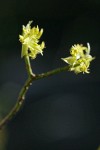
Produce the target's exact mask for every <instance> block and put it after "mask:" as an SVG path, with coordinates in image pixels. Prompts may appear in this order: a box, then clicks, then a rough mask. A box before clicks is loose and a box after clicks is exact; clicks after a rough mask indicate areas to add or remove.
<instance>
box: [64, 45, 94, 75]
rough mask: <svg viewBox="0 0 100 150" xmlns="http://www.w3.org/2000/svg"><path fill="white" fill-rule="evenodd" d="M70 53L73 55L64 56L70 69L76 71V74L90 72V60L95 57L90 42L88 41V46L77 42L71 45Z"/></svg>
mask: <svg viewBox="0 0 100 150" xmlns="http://www.w3.org/2000/svg"><path fill="white" fill-rule="evenodd" d="M70 54H71V56H69V57H67V58H62V60H63V61H65V62H66V63H68V64H69V65H70V71H74V72H75V73H76V74H77V73H80V72H83V73H89V66H90V62H91V61H92V60H93V59H94V57H92V56H91V55H90V44H89V43H87V47H85V46H83V45H82V44H76V45H74V46H72V47H71V49H70Z"/></svg>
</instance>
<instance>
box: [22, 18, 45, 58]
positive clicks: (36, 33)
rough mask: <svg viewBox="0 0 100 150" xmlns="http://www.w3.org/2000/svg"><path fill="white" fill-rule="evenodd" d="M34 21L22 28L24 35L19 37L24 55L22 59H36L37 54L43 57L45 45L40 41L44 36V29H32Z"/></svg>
mask: <svg viewBox="0 0 100 150" xmlns="http://www.w3.org/2000/svg"><path fill="white" fill-rule="evenodd" d="M31 23H32V21H29V23H28V24H27V25H26V26H24V25H23V26H22V35H19V40H20V42H21V43H22V53H21V57H24V56H29V57H31V58H32V59H35V58H36V56H37V54H39V53H40V54H41V55H43V49H44V48H45V43H44V42H42V43H41V44H38V43H39V39H40V37H41V36H42V34H43V29H41V30H39V27H38V26H37V27H33V28H31Z"/></svg>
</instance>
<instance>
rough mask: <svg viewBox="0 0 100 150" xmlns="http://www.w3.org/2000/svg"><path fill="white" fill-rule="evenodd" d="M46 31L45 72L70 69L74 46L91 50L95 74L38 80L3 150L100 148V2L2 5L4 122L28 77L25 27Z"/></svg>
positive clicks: (36, 63)
mask: <svg viewBox="0 0 100 150" xmlns="http://www.w3.org/2000/svg"><path fill="white" fill-rule="evenodd" d="M29 20H33V26H34V25H37V24H38V25H39V27H40V28H44V34H43V36H42V40H44V41H45V43H46V49H45V50H44V56H43V57H42V56H38V57H37V59H36V60H33V61H32V67H33V70H34V72H36V73H41V72H45V71H48V70H51V69H54V68H56V67H60V66H64V65H66V64H65V63H64V62H62V61H61V59H60V58H61V57H66V56H68V55H69V49H70V47H71V46H72V45H73V44H77V43H79V44H81V43H82V44H84V45H86V43H87V42H89V43H90V45H91V55H93V56H96V59H95V60H94V61H93V62H92V63H91V67H90V69H91V73H90V74H85V75H83V74H79V75H75V74H74V73H70V72H65V73H61V74H59V75H56V76H52V77H49V78H47V79H42V80H39V81H35V82H34V83H33V85H32V87H31V88H30V90H29V92H28V93H27V96H26V103H25V105H24V107H23V109H22V110H21V112H20V113H19V114H18V115H17V116H16V117H15V118H14V119H13V120H12V122H11V123H9V125H8V126H7V138H6V137H5V138H6V139H7V141H6V144H5V149H3V150H42V149H43V150H96V149H97V147H98V146H99V144H100V98H99V92H100V87H99V84H100V67H99V66H100V1H99V0H70V1H67V0H20V1H19V0H1V1H0V118H3V117H4V116H5V115H6V114H7V112H9V111H10V109H11V108H12V107H13V105H14V104H15V102H16V100H17V96H18V93H19V91H20V89H21V87H22V85H23V83H24V81H25V80H26V78H27V74H26V70H25V65H24V61H23V59H21V57H20V53H21V44H20V43H19V39H18V36H19V34H21V28H22V25H23V24H24V25H26V24H27V23H28V21H29Z"/></svg>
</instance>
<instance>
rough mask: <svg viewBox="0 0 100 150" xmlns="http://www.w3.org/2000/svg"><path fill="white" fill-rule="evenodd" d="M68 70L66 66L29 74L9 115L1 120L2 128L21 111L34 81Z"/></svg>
mask: <svg viewBox="0 0 100 150" xmlns="http://www.w3.org/2000/svg"><path fill="white" fill-rule="evenodd" d="M68 70H69V66H65V67H61V68H57V69H54V70H51V71H49V72H46V73H42V74H38V75H34V74H33V75H32V74H31V75H30V76H29V78H28V79H27V80H26V82H25V84H24V86H23V87H22V89H21V91H20V93H19V97H18V100H17V102H16V104H15V106H14V107H13V108H12V110H11V111H10V112H9V113H8V114H7V116H5V118H4V119H3V120H1V122H0V129H2V128H3V127H4V126H5V125H7V124H8V123H9V122H10V121H11V120H12V119H13V118H14V117H15V116H16V115H17V113H18V112H20V110H21V108H22V106H23V104H24V102H25V96H26V93H27V91H28V89H29V87H30V85H31V84H32V82H33V81H35V80H38V79H42V78H45V77H49V76H52V75H55V74H57V73H60V72H63V71H68Z"/></svg>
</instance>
